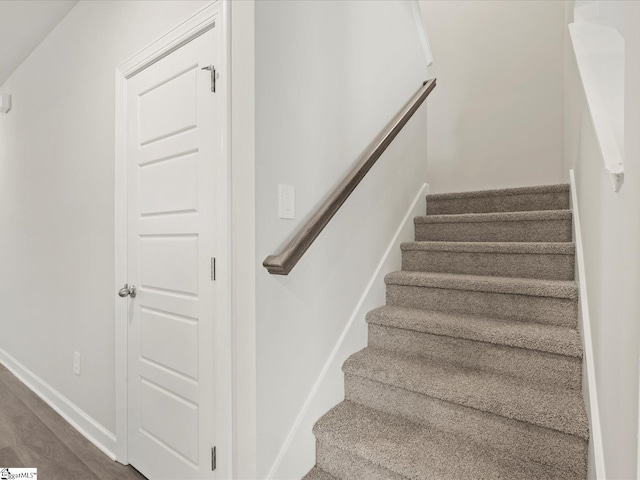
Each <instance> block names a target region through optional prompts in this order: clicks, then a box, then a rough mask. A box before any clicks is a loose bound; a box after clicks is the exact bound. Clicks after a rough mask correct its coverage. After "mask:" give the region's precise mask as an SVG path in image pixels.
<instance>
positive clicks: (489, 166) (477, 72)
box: [420, 0, 568, 192]
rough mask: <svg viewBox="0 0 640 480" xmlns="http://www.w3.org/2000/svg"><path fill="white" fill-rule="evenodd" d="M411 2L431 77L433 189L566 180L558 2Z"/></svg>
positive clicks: (562, 8) (561, 18)
mask: <svg viewBox="0 0 640 480" xmlns="http://www.w3.org/2000/svg"><path fill="white" fill-rule="evenodd" d="M420 5H421V8H422V15H423V19H424V21H425V24H426V27H427V33H428V35H429V41H430V43H431V50H432V52H433V57H434V66H433V68H432V69H431V73H432V74H433V75H434V76H436V77H437V78H438V89H437V92H434V95H433V98H432V99H431V104H430V108H429V129H428V132H429V137H430V141H429V183H430V185H431V187H432V191H433V192H452V191H465V190H480V189H489V188H505V187H514V186H526V185H540V184H549V183H560V182H562V181H567V180H568V175H567V173H566V172H565V171H563V170H562V168H561V166H562V152H563V110H564V109H563V67H564V49H563V48H564V47H563V45H564V25H565V24H564V21H565V4H564V2H560V1H556V0H547V1H543V0H522V1H502V0H497V1H477V0H464V1H457V0H421V1H420Z"/></svg>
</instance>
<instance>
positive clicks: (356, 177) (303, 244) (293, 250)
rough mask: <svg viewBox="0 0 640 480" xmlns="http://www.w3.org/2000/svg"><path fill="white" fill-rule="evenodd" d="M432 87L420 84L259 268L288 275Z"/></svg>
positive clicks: (432, 80)
mask: <svg viewBox="0 0 640 480" xmlns="http://www.w3.org/2000/svg"><path fill="white" fill-rule="evenodd" d="M435 86H436V79H435V78H432V79H431V80H427V81H425V82H424V83H423V85H422V87H420V89H419V90H418V91H417V92H416V94H415V95H414V96H413V97H411V99H410V100H409V101H408V102H407V103H406V104H405V106H404V107H402V109H401V110H400V111H399V112H398V113H397V114H396V116H395V117H393V119H392V120H391V122H389V123H388V124H387V125H386V126H385V127H384V129H383V130H382V131H381V132H380V133H379V134H378V135H377V136H376V138H375V139H374V140H373V142H371V143H370V144H369V146H368V147H367V148H366V149H365V151H364V152H362V154H361V155H360V156H359V157H358V159H357V160H356V162H355V166H354V167H353V168H352V169H351V171H349V173H348V174H347V175H346V176H345V177H344V179H343V180H342V181H341V182H340V184H339V185H338V186H337V187H336V188H335V189H334V190H333V191H332V192H331V194H330V195H329V196H328V197H327V199H326V200H325V201H324V202H323V203H322V205H320V206H319V207H318V209H317V210H316V211H315V212H314V214H313V215H312V216H311V218H309V220H307V222H306V223H305V224H304V225H303V226H302V228H300V230H298V233H296V235H295V236H294V237H293V238H292V239H291V241H290V242H289V243H288V244H287V245H286V246H285V247H284V249H283V250H282V252H280V253H278V254H277V255H269V256H268V257H267V258H266V259H265V260H264V262H262V265H264V267H265V268H266V269H267V270H268V271H269V273H271V274H274V275H288V274H289V272H290V271H291V270H292V269H293V267H295V266H296V264H297V263H298V261H299V260H300V259H301V258H302V256H303V255H304V253H305V252H306V251H307V249H308V248H309V247H310V246H311V244H312V243H313V242H314V240H315V239H316V238H318V235H320V232H322V230H323V229H324V227H326V226H327V224H328V223H329V221H330V220H331V219H332V218H333V216H334V215H335V214H336V212H337V211H338V210H339V209H340V207H341V206H342V204H343V203H344V202H345V201H346V200H347V198H349V195H351V192H353V191H354V190H355V188H356V187H357V186H358V184H359V183H360V182H361V181H362V179H363V178H364V177H365V175H366V174H367V172H368V171H369V170H371V167H373V165H374V164H375V163H376V161H377V160H378V158H380V156H381V155H382V154H383V153H384V151H385V150H386V149H387V147H388V146H389V145H390V144H391V142H392V141H393V139H394V138H396V136H397V135H398V133H400V130H402V128H403V127H404V126H405V125H406V123H407V122H408V121H409V119H410V118H411V117H412V116H413V114H414V113H415V112H416V110H418V108H419V107H420V105H422V102H424V101H425V99H426V98H427V97H428V96H429V94H430V93H431V91H432V90H433V89H434V88H435Z"/></svg>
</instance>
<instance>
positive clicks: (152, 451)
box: [127, 28, 223, 480]
mask: <svg viewBox="0 0 640 480" xmlns="http://www.w3.org/2000/svg"><path fill="white" fill-rule="evenodd" d="M217 35H218V31H217V30H216V29H215V28H213V29H212V30H209V31H208V32H206V33H205V34H203V35H201V36H199V37H198V38H196V39H195V40H193V41H191V42H189V43H188V44H186V45H184V46H183V47H181V48H179V49H178V50H176V51H174V52H172V53H171V54H169V55H168V56H166V57H164V58H162V59H161V60H159V61H158V62H156V63H154V64H153V65H151V66H149V67H148V68H146V69H145V70H143V71H141V72H140V73H138V74H136V75H135V76H134V77H132V78H131V79H129V80H128V82H127V202H128V275H129V283H132V284H134V285H136V287H137V288H138V291H137V292H138V293H137V296H136V297H135V298H133V299H130V300H129V301H130V302H131V305H130V307H131V308H130V316H129V325H128V339H129V341H128V365H129V366H128V368H129V372H128V392H129V393H128V424H129V451H128V454H129V461H130V462H131V464H132V465H134V466H135V467H136V468H137V469H138V470H140V471H141V472H142V473H143V474H144V475H146V476H147V477H148V478H150V479H154V480H155V479H172V480H176V479H206V478H213V473H212V471H211V448H212V447H213V446H214V445H215V443H214V442H215V425H214V420H215V416H214V412H215V408H216V405H215V404H214V399H215V396H214V394H215V387H216V384H215V374H214V372H215V364H214V360H215V353H216V352H215V348H214V346H215V345H216V337H215V332H216V329H215V326H216V323H215V322H216V318H215V312H216V290H215V283H214V282H212V280H211V271H210V265H211V258H212V257H213V255H214V251H215V249H216V245H215V238H216V235H218V234H219V233H220V232H218V231H217V227H216V226H217V225H220V224H221V220H220V218H221V212H219V210H218V206H217V205H216V193H217V192H216V191H215V185H217V180H218V179H217V178H216V172H218V171H220V162H222V161H223V158H222V128H221V125H222V124H221V121H222V115H221V108H222V103H221V100H220V99H219V97H217V96H216V95H215V94H214V93H212V92H211V85H210V79H211V75H210V72H208V71H206V70H205V71H203V70H201V68H202V67H204V66H208V65H210V64H214V65H217V64H218V62H219V58H220V52H219V47H218V45H219V39H218V37H217Z"/></svg>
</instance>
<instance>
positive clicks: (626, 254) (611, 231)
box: [566, 2, 640, 480]
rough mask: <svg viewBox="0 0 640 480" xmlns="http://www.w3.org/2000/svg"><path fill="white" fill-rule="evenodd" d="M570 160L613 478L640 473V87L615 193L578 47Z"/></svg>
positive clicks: (630, 35) (630, 44)
mask: <svg viewBox="0 0 640 480" xmlns="http://www.w3.org/2000/svg"><path fill="white" fill-rule="evenodd" d="M624 8H625V22H626V24H625V28H624V31H625V58H626V65H625V84H626V85H638V84H639V83H640V60H638V59H640V29H638V28H637V25H636V24H637V19H638V18H640V3H638V2H626V3H625V5H624ZM569 53H570V54H568V55H567V90H566V91H567V128H566V135H567V137H566V160H567V166H568V167H569V168H574V169H575V176H576V190H577V194H578V204H579V208H580V221H581V224H582V240H583V244H584V258H585V272H584V274H585V277H586V282H587V292H588V298H589V314H590V317H591V334H592V338H593V350H594V360H595V377H596V384H597V390H598V403H599V414H600V420H601V425H600V426H601V429H602V441H603V453H604V460H605V466H606V478H607V479H611V480H614V479H631V478H636V462H637V449H638V440H637V434H638V406H639V405H638V400H639V399H638V375H639V374H640V371H639V369H638V360H639V356H640V345H639V342H640V322H638V319H639V318H640V297H639V296H638V292H639V291H640V270H639V269H638V265H640V248H639V247H638V246H639V245H640V220H639V219H640V178H639V175H640V137H639V136H638V131H640V92H639V91H638V89H637V88H627V89H626V91H625V154H624V157H625V158H624V164H625V182H624V185H623V186H622V188H621V190H620V192H619V193H617V194H616V193H614V192H613V189H612V186H611V182H610V180H609V175H608V174H607V172H606V171H605V169H604V166H603V162H602V158H601V157H600V153H599V148H598V144H597V139H596V137H595V132H594V129H593V126H592V122H591V119H590V117H589V111H588V108H587V105H586V99H585V97H584V92H583V90H582V85H581V83H580V79H579V77H578V74H577V66H576V64H575V60H574V58H573V55H572V53H571V52H569Z"/></svg>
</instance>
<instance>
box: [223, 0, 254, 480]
mask: <svg viewBox="0 0 640 480" xmlns="http://www.w3.org/2000/svg"><path fill="white" fill-rule="evenodd" d="M229 10H230V12H229V13H230V17H231V19H230V21H231V23H230V27H229V34H230V41H229V47H230V48H231V52H232V53H231V54H230V55H229V59H230V61H231V70H230V72H231V83H230V90H231V108H230V114H231V123H230V125H231V128H230V130H231V144H230V145H231V158H233V161H232V162H231V181H232V188H231V193H232V196H231V198H232V200H231V204H232V205H231V206H232V213H231V217H232V242H231V250H232V262H233V265H232V275H231V281H232V285H231V291H232V307H231V308H232V311H231V315H232V319H233V325H232V326H233V329H232V353H233V358H232V366H233V376H232V378H233V380H232V382H233V384H232V395H233V415H232V421H233V474H234V475H233V478H234V479H238V480H240V479H243V480H253V479H255V478H257V477H256V475H257V474H256V463H257V460H256V458H257V452H256V450H257V448H256V444H257V441H256V436H257V433H256V415H257V408H256V398H257V395H256V293H255V291H256V265H257V263H256V232H255V230H256V219H255V90H256V89H255V63H256V62H255V2H254V0H243V1H242V2H229Z"/></svg>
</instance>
